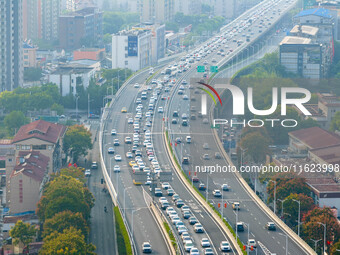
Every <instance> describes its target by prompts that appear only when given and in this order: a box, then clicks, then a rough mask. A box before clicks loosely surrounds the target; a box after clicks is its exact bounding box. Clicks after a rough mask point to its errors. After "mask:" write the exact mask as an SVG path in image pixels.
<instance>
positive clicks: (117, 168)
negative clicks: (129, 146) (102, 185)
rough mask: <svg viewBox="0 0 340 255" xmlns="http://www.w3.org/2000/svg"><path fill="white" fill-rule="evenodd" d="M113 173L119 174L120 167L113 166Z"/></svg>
mask: <svg viewBox="0 0 340 255" xmlns="http://www.w3.org/2000/svg"><path fill="white" fill-rule="evenodd" d="M113 172H115V173H119V172H120V166H119V165H114V167H113Z"/></svg>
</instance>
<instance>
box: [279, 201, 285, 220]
mask: <svg viewBox="0 0 340 255" xmlns="http://www.w3.org/2000/svg"><path fill="white" fill-rule="evenodd" d="M278 200H279V201H280V202H281V217H282V218H283V203H284V202H285V201H286V200H287V199H284V200H281V199H278Z"/></svg>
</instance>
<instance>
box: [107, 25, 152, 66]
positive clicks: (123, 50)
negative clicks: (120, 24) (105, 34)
mask: <svg viewBox="0 0 340 255" xmlns="http://www.w3.org/2000/svg"><path fill="white" fill-rule="evenodd" d="M151 38H152V34H151V32H150V29H148V28H136V29H131V30H129V31H126V30H123V31H120V32H119V33H117V34H113V35H112V68H113V69H115V68H129V69H131V70H133V71H137V70H140V69H143V68H144V67H147V66H149V65H150V64H151Z"/></svg>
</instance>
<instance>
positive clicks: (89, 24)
mask: <svg viewBox="0 0 340 255" xmlns="http://www.w3.org/2000/svg"><path fill="white" fill-rule="evenodd" d="M59 44H60V47H61V48H63V49H67V50H74V49H79V48H81V47H82V46H84V45H85V46H90V47H96V48H97V47H99V48H100V47H101V46H102V44H103V12H102V11H100V10H99V9H97V8H93V7H88V8H85V9H81V10H78V11H75V12H72V13H69V14H65V15H61V16H60V17H59Z"/></svg>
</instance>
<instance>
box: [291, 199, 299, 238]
mask: <svg viewBox="0 0 340 255" xmlns="http://www.w3.org/2000/svg"><path fill="white" fill-rule="evenodd" d="M292 200H293V201H294V202H296V203H298V204H299V215H298V236H300V212H301V201H299V200H296V199H292Z"/></svg>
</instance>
